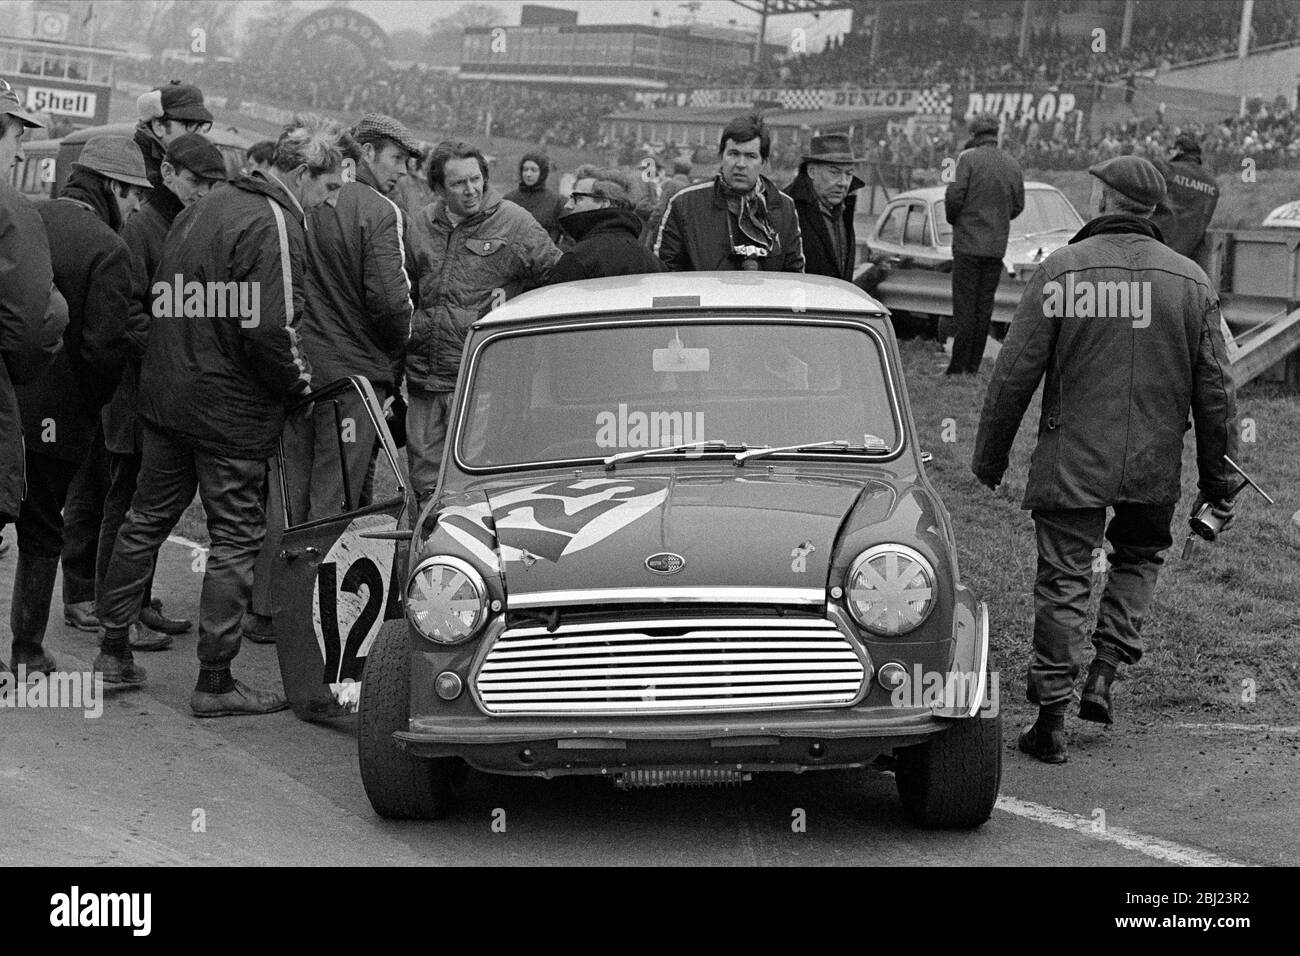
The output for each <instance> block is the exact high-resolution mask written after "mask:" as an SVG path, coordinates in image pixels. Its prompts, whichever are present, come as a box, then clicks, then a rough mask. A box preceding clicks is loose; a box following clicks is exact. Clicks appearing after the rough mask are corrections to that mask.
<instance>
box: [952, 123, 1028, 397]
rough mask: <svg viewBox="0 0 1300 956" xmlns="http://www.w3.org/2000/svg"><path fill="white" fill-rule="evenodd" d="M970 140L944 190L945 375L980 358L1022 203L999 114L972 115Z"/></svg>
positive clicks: (971, 369)
mask: <svg viewBox="0 0 1300 956" xmlns="http://www.w3.org/2000/svg"><path fill="white" fill-rule="evenodd" d="M969 128H970V140H969V141H968V142H967V143H966V148H965V149H963V150H962V152H961V155H960V156H958V157H957V169H956V171H955V175H954V178H953V181H952V182H950V183H949V184H948V188H947V189H946V190H945V191H944V206H943V214H944V217H945V218H946V219H947V220H948V222H950V223H952V319H953V329H954V335H953V340H952V361H951V362H949V363H948V373H947V374H949V375H974V374H975V373H976V372H978V371H979V370H980V362H982V361H983V360H984V345H985V343H986V342H987V341H988V337H989V323H990V322H991V321H992V318H993V297H994V296H995V295H996V294H997V291H998V283H999V282H1000V281H1001V279H1002V257H1003V256H1005V255H1006V254H1007V237H1008V235H1009V234H1010V232H1011V220H1012V219H1015V218H1016V217H1017V216H1019V215H1020V213H1021V212H1022V211H1023V210H1024V208H1025V180H1024V176H1022V175H1021V173H1020V164H1019V163H1017V162H1016V161H1015V160H1014V159H1013V158H1012V157H1011V155H1010V154H1009V153H1007V152H1005V151H1003V150H1002V149H1000V148H999V147H998V120H997V118H996V117H993V116H987V115H979V116H975V117H972V118H971V121H970V127H969Z"/></svg>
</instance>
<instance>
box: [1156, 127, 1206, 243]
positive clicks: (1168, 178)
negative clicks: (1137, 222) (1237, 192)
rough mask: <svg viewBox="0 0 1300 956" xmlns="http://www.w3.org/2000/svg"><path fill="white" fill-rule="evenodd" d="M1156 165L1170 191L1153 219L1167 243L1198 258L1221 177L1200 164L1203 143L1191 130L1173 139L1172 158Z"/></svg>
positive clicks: (1157, 208)
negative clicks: (1200, 142)
mask: <svg viewBox="0 0 1300 956" xmlns="http://www.w3.org/2000/svg"><path fill="white" fill-rule="evenodd" d="M1155 165H1156V169H1158V170H1160V175H1162V176H1163V177H1164V178H1165V183H1166V184H1167V185H1168V187H1169V191H1168V192H1167V193H1166V194H1165V198H1164V199H1162V200H1161V201H1160V204H1159V205H1158V206H1156V211H1155V215H1153V216H1152V217H1151V221H1152V222H1153V223H1155V225H1156V228H1158V229H1159V230H1160V234H1161V235H1162V236H1164V237H1165V245H1167V246H1168V247H1169V248H1170V249H1172V250H1174V252H1177V253H1178V254H1179V255H1184V256H1187V258H1189V259H1196V258H1197V253H1198V252H1199V250H1200V247H1201V242H1202V241H1203V240H1204V239H1205V230H1206V229H1208V228H1209V226H1210V220H1212V219H1213V218H1214V210H1215V207H1216V206H1218V204H1219V183H1218V180H1216V179H1215V178H1214V176H1213V175H1211V174H1210V173H1209V171H1208V170H1206V168H1205V167H1204V166H1202V165H1201V147H1200V145H1199V144H1198V143H1197V142H1196V137H1194V136H1192V135H1191V134H1190V133H1182V134H1180V135H1179V136H1178V138H1177V139H1175V140H1174V155H1173V158H1172V159H1170V160H1169V161H1168V162H1165V161H1164V160H1161V161H1159V162H1157V163H1156V164H1155Z"/></svg>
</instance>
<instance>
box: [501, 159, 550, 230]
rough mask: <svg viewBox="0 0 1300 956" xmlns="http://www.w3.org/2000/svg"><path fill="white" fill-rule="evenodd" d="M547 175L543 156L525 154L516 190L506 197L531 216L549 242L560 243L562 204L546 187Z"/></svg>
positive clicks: (548, 165)
mask: <svg viewBox="0 0 1300 956" xmlns="http://www.w3.org/2000/svg"><path fill="white" fill-rule="evenodd" d="M550 175H551V161H550V160H549V159H548V158H547V157H546V154H545V153H538V152H532V153H524V158H523V159H521V160H519V186H518V187H517V188H516V189H515V190H514V192H511V193H507V194H506V199H508V200H510V201H511V202H512V203H514V204H515V205H516V206H523V207H524V208H525V209H527V210H528V211H529V212H530V213H532V215H533V218H534V219H536V220H537V221H538V222H539V223H540V224H541V226H542V228H543V229H545V230H546V234H547V235H548V236H550V237H551V242H559V241H560V235H561V233H560V216H562V215H564V200H562V199H561V198H560V197H559V196H558V195H557V194H556V193H555V192H554V191H552V190H551V189H550V188H549V187H548V186H547V185H546V180H547V179H548V178H549V177H550Z"/></svg>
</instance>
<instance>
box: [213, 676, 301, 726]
mask: <svg viewBox="0 0 1300 956" xmlns="http://www.w3.org/2000/svg"><path fill="white" fill-rule="evenodd" d="M288 706H289V702H288V701H287V700H286V699H285V697H284V695H283V694H281V693H279V692H277V691H271V690H255V689H253V688H251V687H249V686H247V685H246V684H243V683H241V682H240V681H237V680H235V679H234V678H233V677H232V676H231V675H230V670H229V669H228V668H223V669H217V670H210V669H207V668H203V669H201V670H200V671H199V681H198V684H197V685H195V687H194V693H193V694H191V695H190V710H191V711H193V712H194V716H195V717H241V716H252V715H257V714H274V713H276V712H277V711H281V710H284V709H285V708H286V707H288Z"/></svg>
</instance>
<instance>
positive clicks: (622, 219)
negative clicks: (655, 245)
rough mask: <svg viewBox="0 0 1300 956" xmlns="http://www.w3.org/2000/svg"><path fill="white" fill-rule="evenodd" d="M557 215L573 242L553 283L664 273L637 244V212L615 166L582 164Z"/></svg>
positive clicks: (658, 262)
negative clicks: (570, 190)
mask: <svg viewBox="0 0 1300 956" xmlns="http://www.w3.org/2000/svg"><path fill="white" fill-rule="evenodd" d="M577 177H578V178H577V181H576V182H574V184H573V191H572V192H571V193H570V194H569V201H568V202H567V203H566V204H565V209H566V212H565V214H564V215H563V216H561V217H560V227H561V228H562V229H563V230H564V231H565V233H566V234H568V236H569V237H570V238H571V239H573V241H574V243H575V245H574V247H573V248H572V249H570V250H569V251H568V252H566V253H565V254H564V256H563V257H562V258H561V259H560V261H559V263H558V264H557V265H556V267H555V271H554V272H553V273H551V282H552V283H555V282H572V281H574V280H575V279H596V278H599V277H600V276H626V275H640V274H642V273H646V272H665V271H667V267H666V266H665V265H664V264H663V261H662V260H661V259H660V258H659V257H658V256H656V255H654V254H653V253H651V252H650V250H649V249H647V248H645V246H643V245H641V242H640V233H641V217H639V216H638V215H637V214H636V212H635V211H634V210H633V208H632V200H631V198H630V194H631V191H632V186H631V183H629V182H628V181H627V178H626V177H625V176H624V175H623V174H622V173H621V172H619V171H618V170H616V169H598V168H596V167H595V166H582V167H579V169H578V171H577Z"/></svg>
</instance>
